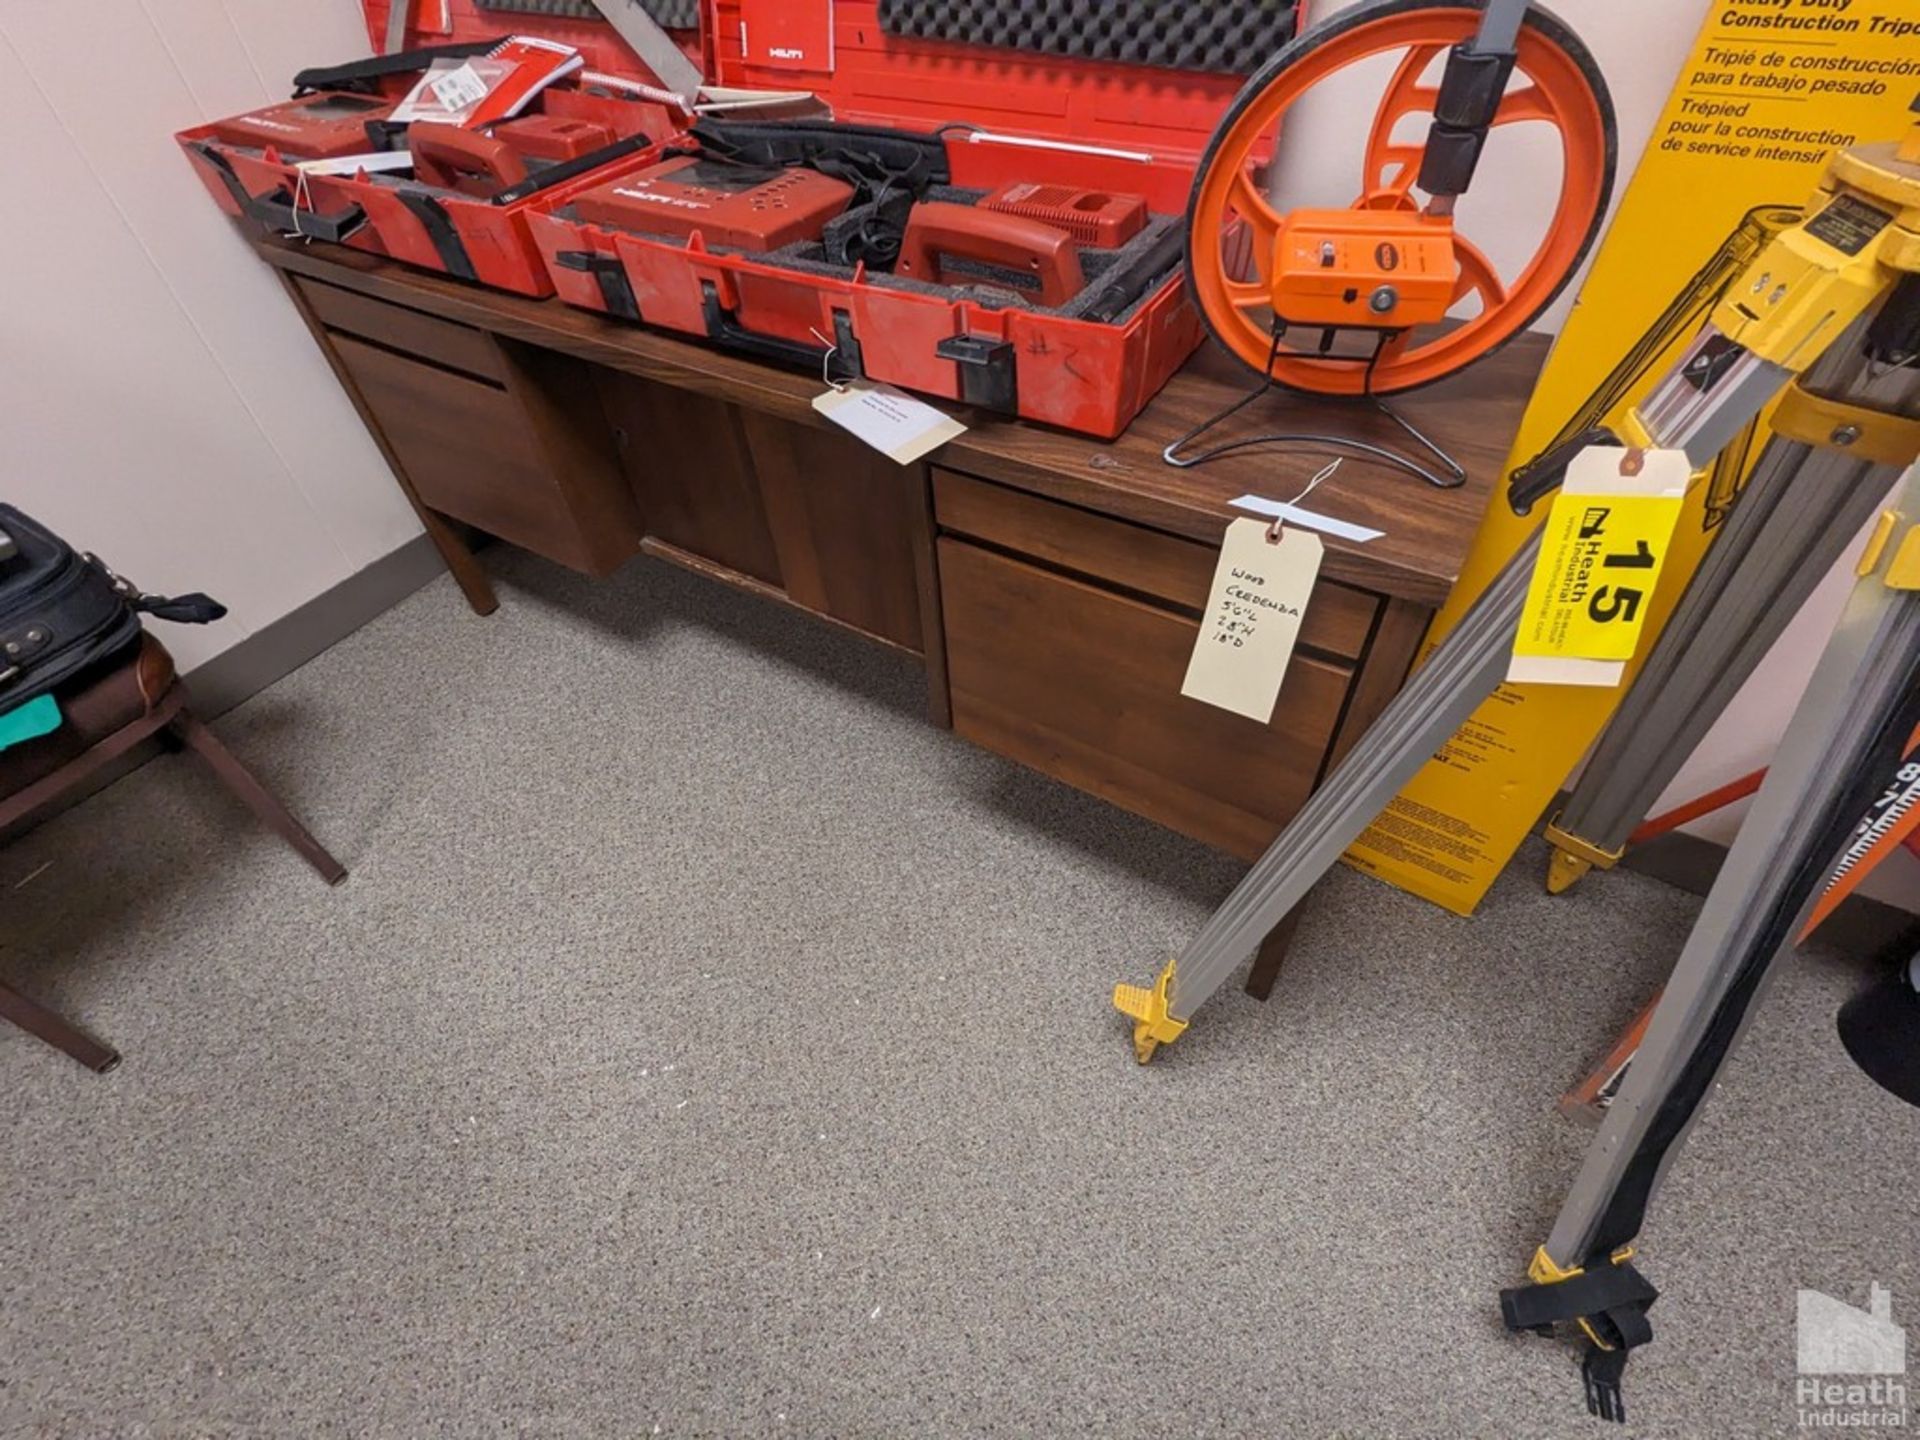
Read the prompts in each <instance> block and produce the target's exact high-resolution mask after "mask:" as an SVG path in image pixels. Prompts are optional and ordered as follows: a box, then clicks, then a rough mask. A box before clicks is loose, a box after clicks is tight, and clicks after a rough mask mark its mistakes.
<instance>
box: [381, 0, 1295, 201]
mask: <svg viewBox="0 0 1920 1440" xmlns="http://www.w3.org/2000/svg"><path fill="white" fill-rule="evenodd" d="M622 3H628V4H635V5H637V6H638V7H639V8H640V9H641V10H643V11H645V12H646V13H647V14H649V15H650V16H652V17H653V19H654V21H655V22H656V23H657V24H659V25H661V26H662V27H664V28H665V29H666V30H667V31H668V32H669V33H670V34H671V35H672V37H673V38H674V40H675V41H676V42H677V43H678V44H679V45H680V47H681V49H682V50H684V51H685V52H686V53H687V54H688V55H689V56H690V57H692V58H694V59H695V60H697V61H698V62H699V63H700V65H701V68H702V71H703V73H705V74H706V75H707V76H708V78H709V79H710V80H712V82H713V83H714V84H716V85H722V86H728V87H738V88H743V89H758V90H810V91H812V92H813V93H814V94H816V95H818V96H819V97H820V99H821V100H823V101H824V102H825V103H826V104H827V105H828V106H830V107H831V108H832V110H833V113H834V117H835V118H836V119H840V120H848V121H860V120H866V121H869V122H874V123H887V124H894V125H900V126H903V127H906V128H914V127H915V126H916V125H917V126H918V127H919V128H925V129H931V128H933V127H934V126H936V125H940V124H944V123H946V122H947V121H950V120H952V119H953V118H954V117H955V116H956V115H964V116H966V117H968V118H969V119H971V120H972V121H973V123H975V124H978V125H981V126H985V127H991V128H999V127H1005V128H1006V129H1008V130H1009V131H1012V132H1014V133H1018V134H1022V135H1028V136H1041V137H1050V138H1055V139H1065V140H1074V141H1078V142H1080V143H1083V144H1086V143H1098V144H1108V145H1113V146H1117V147H1120V148H1126V149H1142V150H1152V151H1154V152H1156V153H1158V154H1162V155H1165V156H1166V157H1168V158H1179V157H1184V158H1185V159H1186V160H1187V162H1188V164H1189V166H1191V165H1192V164H1193V163H1194V162H1197V161H1198V159H1199V157H1200V153H1201V151H1202V150H1203V149H1204V148H1205V147H1206V143H1207V139H1208V137H1209V135H1210V134H1211V133H1212V130H1213V127H1214V124H1215V122H1216V121H1218V120H1219V118H1220V114H1221V112H1222V111H1223V110H1225V109H1226V107H1227V104H1228V102H1230V101H1231V100H1232V99H1233V97H1234V95H1235V94H1236V93H1237V92H1238V90H1239V88H1240V84H1241V81H1242V80H1243V79H1244V77H1245V76H1246V75H1247V74H1248V73H1249V72H1250V71H1251V70H1253V69H1256V68H1258V66H1259V65H1261V64H1263V63H1264V62H1265V61H1266V60H1267V58H1268V57H1269V56H1271V55H1272V54H1273V53H1274V52H1275V51H1277V50H1278V49H1279V48H1280V47H1281V46H1282V45H1284V44H1285V43H1286V42H1287V41H1288V40H1290V39H1292V38H1293V36H1294V35H1295V34H1296V33H1297V32H1298V30H1299V28H1300V26H1301V25H1302V23H1304V12H1305V9H1306V7H1305V5H1304V4H1302V3H1300V0H622ZM364 10H365V13H366V20H367V35H368V38H369V39H370V40H371V41H372V43H373V45H374V47H375V48H376V49H379V48H380V47H381V46H382V45H383V44H384V42H385V38H386V34H387V22H388V12H389V5H388V0H364ZM443 17H444V18H443ZM408 20H409V24H408V29H407V40H406V43H407V45H408V46H410V47H412V46H423V45H434V44H447V43H457V42H460V41H466V40H476V39H481V38H485V37H487V36H493V35H502V34H508V33H514V32H518V33H522V34H528V35H540V36H544V37H545V38H547V39H550V40H558V41H561V42H563V43H565V44H568V45H571V46H573V47H574V48H575V49H577V50H579V51H580V53H581V55H582V56H583V57H584V58H585V60H586V68H587V69H588V70H598V71H602V72H605V73H609V74H615V75H623V76H638V77H642V78H645V77H647V76H648V74H649V71H648V67H647V66H646V65H645V63H644V62H642V61H641V60H640V58H639V57H638V56H637V55H635V54H634V52H633V51H632V49H630V48H629V47H628V46H627V44H626V43H625V42H624V41H623V40H622V39H621V38H620V36H619V35H618V34H617V33H616V32H615V30H614V29H613V27H612V26H611V25H610V24H609V23H608V22H607V21H606V20H605V19H604V18H602V17H601V16H600V12H599V11H598V10H596V9H595V8H594V7H593V6H592V5H590V4H589V3H588V0H410V10H409V15H408ZM1181 199H1182V201H1184V199H1185V197H1184V196H1182V197H1181Z"/></svg>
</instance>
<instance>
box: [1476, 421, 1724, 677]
mask: <svg viewBox="0 0 1920 1440" xmlns="http://www.w3.org/2000/svg"><path fill="white" fill-rule="evenodd" d="M1629 453H1630V452H1628V451H1626V450H1621V449H1616V448H1613V447H1609V446H1593V447H1591V448H1589V449H1586V450H1582V451H1581V452H1580V453H1579V454H1578V455H1576V456H1574V458H1573V463H1572V464H1571V465H1569V466H1568V467H1567V479H1566V483H1565V484H1564V485H1562V486H1561V487H1560V494H1559V495H1558V497H1556V498H1555V500H1554V502H1553V511H1552V513H1551V514H1549V515H1548V516H1547V523H1546V525H1545V526H1544V527H1543V530H1542V533H1541V540H1540V558H1539V561H1538V562H1537V563H1536V564H1535V566H1534V570H1533V584H1532V586H1531V587H1530V588H1529V590H1528V592H1527V609H1526V614H1525V618H1523V619H1522V620H1521V622H1520V631H1519V634H1518V635H1517V636H1516V637H1515V639H1514V645H1513V663H1512V665H1511V666H1510V667H1509V668H1508V671H1507V679H1508V680H1509V681H1513V682H1516V683H1525V682H1533V683H1536V684H1542V685H1594V686H1607V687H1612V686H1617V685H1619V684H1620V683H1621V681H1622V680H1624V679H1625V678H1626V672H1627V662H1628V661H1630V660H1631V659H1633V657H1634V654H1635V652H1636V651H1637V650H1638V649H1639V646H1640V635H1641V632H1642V631H1643V630H1644V629H1645V628H1646V623H1647V613H1648V610H1649V608H1650V607H1651V606H1652V604H1653V597H1654V592H1655V590H1656V589H1657V588H1658V587H1659V584H1660V572H1661V570H1662V569H1663V568H1665V566H1666V563H1667V552H1668V548H1669V546H1670V545H1671V544H1672V541H1673V531H1674V527H1675V526H1676V525H1677V524H1678V523H1679V521H1680V507H1681V504H1682V502H1683V501H1684V500H1685V499H1686V494H1687V486H1688V484H1689V483H1690V482H1691V480H1692V478H1693V467H1692V465H1691V464H1690V463H1689V462H1688V460H1687V456H1686V452H1685V451H1681V450H1646V451H1642V452H1640V453H1641V457H1642V458H1641V463H1640V467H1639V469H1638V471H1637V472H1635V473H1632V474H1629V473H1626V471H1624V470H1623V469H1622V466H1623V464H1624V463H1625V461H1626V457H1627V456H1628V454H1629Z"/></svg>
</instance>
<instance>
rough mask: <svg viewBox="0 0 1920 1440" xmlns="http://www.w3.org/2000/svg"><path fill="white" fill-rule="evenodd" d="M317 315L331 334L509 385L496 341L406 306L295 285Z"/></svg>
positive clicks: (313, 283) (316, 285) (308, 283)
mask: <svg viewBox="0 0 1920 1440" xmlns="http://www.w3.org/2000/svg"><path fill="white" fill-rule="evenodd" d="M294 283H295V284H296V285H298V286H299V287H300V294H301V296H302V297H303V298H304V299H305V300H306V302H307V304H308V305H310V306H312V307H313V313H314V314H315V315H317V316H319V317H320V319H321V321H322V322H323V323H324V324H325V325H326V327H327V328H328V329H329V330H337V331H345V332H346V333H347V334H349V335H354V336H358V337H360V338H362V339H366V340H372V341H374V342H375V343H376V344H380V345H384V346H386V347H387V348H388V349H390V350H400V351H404V352H405V353H407V354H409V355H417V356H419V357H420V358H421V359H422V360H431V361H432V362H433V363H434V364H436V365H445V366H446V367H448V368H449V369H452V370H463V371H465V372H466V373H467V374H469V375H478V376H480V377H481V378H482V379H485V380H490V381H492V382H493V383H494V384H496V385H504V384H506V381H507V370H506V364H505V362H504V360H503V359H502V358H501V355H500V349H499V347H498V346H497V345H495V344H494V343H493V337H492V336H490V335H486V334H484V333H482V332H481V331H478V330H474V329H470V328H469V327H467V326H465V325H455V324H454V323H453V322H452V321H450V320H441V319H439V318H438V317H436V316H433V315H423V314H421V313H420V312H419V311H418V310H409V309H407V308H406V306H404V305H390V304H388V303H387V302H386V301H384V300H373V299H369V298H368V297H367V296H365V295H356V294H355V293H354V292H353V291H351V290H342V289H341V288H340V287H339V286H337V285H324V284H321V283H320V282H319V281H317V280H306V279H299V280H296V281H294Z"/></svg>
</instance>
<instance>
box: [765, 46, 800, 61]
mask: <svg viewBox="0 0 1920 1440" xmlns="http://www.w3.org/2000/svg"><path fill="white" fill-rule="evenodd" d="M767 54H769V55H771V56H772V57H773V58H774V59H776V60H804V59H806V58H807V52H806V51H804V50H796V49H794V48H793V47H792V46H791V45H788V46H785V47H782V48H780V49H775V50H769V51H768V52H767Z"/></svg>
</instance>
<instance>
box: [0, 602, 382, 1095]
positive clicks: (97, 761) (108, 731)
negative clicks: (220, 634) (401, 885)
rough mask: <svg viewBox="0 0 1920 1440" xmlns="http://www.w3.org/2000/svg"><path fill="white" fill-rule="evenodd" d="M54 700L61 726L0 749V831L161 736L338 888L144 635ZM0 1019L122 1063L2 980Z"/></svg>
mask: <svg viewBox="0 0 1920 1440" xmlns="http://www.w3.org/2000/svg"><path fill="white" fill-rule="evenodd" d="M55 693H56V695H57V697H58V699H59V701H60V709H61V712H62V714H63V716H64V719H63V721H62V723H61V725H60V728H59V729H57V730H55V731H53V732H52V733H51V734H48V735H42V736H40V737H39V738H38V739H35V740H28V741H25V742H23V743H22V744H19V745H15V746H13V747H12V748H10V749H8V750H5V751H0V830H6V829H11V828H12V827H13V826H15V825H17V824H20V823H22V822H24V821H27V820H29V819H31V818H32V817H33V816H35V815H36V814H38V813H39V812H41V811H43V810H45V809H46V808H47V807H49V806H51V805H52V804H54V803H55V802H56V801H58V800H59V799H61V798H62V797H63V796H65V795H68V794H70V793H71V792H72V791H73V790H75V789H76V788H78V787H79V786H81V785H83V784H85V783H86V782H87V780H88V779H89V778H91V777H92V776H94V775H96V774H98V773H99V771H100V770H102V769H103V768H104V767H106V766H107V765H110V764H112V763H113V762H114V761H115V760H117V759H119V758H120V757H121V756H123V755H125V754H126V753H127V752H128V751H130V750H132V749H133V748H134V747H135V746H136V745H138V744H140V743H141V742H142V741H143V740H146V739H148V738H149V737H150V736H153V735H156V734H158V735H159V736H160V737H161V738H162V739H163V740H164V741H166V742H167V743H169V744H172V745H184V746H186V748H187V749H189V750H191V751H193V752H194V753H195V754H196V755H198V756H199V757H200V758H201V759H202V760H204V761H206V762H207V765H208V767H209V768H210V769H211V770H212V771H213V773H214V776H215V778H217V779H218V780H219V781H220V783H221V784H223V785H225V786H226V787H227V789H229V790H231V791H232V792H233V793H234V794H235V795H236V796H238V797H239V798H240V800H241V801H242V802H243V803H244V804H245V805H246V807H247V808H248V809H249V810H251V811H253V813H254V814H255V815H257V816H259V817H260V818H261V819H262V820H264V821H265V822H266V823H267V824H268V825H270V826H271V827H272V828H273V829H274V830H275V831H276V832H277V833H278V834H279V835H280V836H281V837H282V838H283V839H285V840H286V842H287V843H288V844H289V845H291V846H293V848H294V849H295V850H297V851H299V852H300V854H301V856H302V858H304V859H305V860H306V862H307V863H308V864H309V865H311V866H313V868H314V869H315V870H317V871H318V872H319V873H320V878H321V879H323V880H325V881H326V882H327V883H328V884H329V885H338V884H339V883H340V882H341V881H342V880H344V879H346V878H347V872H346V870H345V868H344V867H343V866H342V865H341V864H340V862H339V861H338V860H336V859H334V858H333V856H332V855H330V854H328V853H327V851H326V849H325V847H323V846H322V845H321V844H320V842H319V841H317V840H315V839H314V838H313V836H312V835H310V834H308V833H307V829H306V827H305V826H303V825H302V824H301V823H300V822H299V821H298V820H296V819H294V818H293V816H292V814H291V813H289V811H288V810H287V808H286V806H284V805H282V804H281V803H280V802H279V801H278V800H277V799H275V798H274V796H273V794H272V793H271V792H270V791H268V790H267V788H266V787H265V786H264V785H262V784H261V783H260V782H259V780H257V779H256V778H254V775H253V773H252V772H251V771H250V770H248V769H247V768H246V766H244V765H242V764H241V763H240V762H239V761H238V760H237V759H235V758H234V755H233V752H232V751H230V750H228V749H227V747H226V746H224V745H222V744H221V743H220V742H219V740H217V739H215V738H214V734H213V732H212V731H211V730H209V729H207V727H206V726H205V725H204V724H203V723H201V720H200V717H199V716H197V715H195V714H194V713H193V711H192V710H191V709H190V708H189V707H188V700H187V687H186V686H185V685H184V684H183V683H182V682H181V680H180V677H179V673H178V672H177V671H176V670H175V669H174V664H173V657H172V656H171V655H169V654H168V653H167V651H166V647H165V646H163V645H161V643H160V642H159V641H158V640H155V639H154V638H153V637H152V636H151V635H147V636H143V637H142V638H141V641H140V644H139V646H138V647H136V648H133V649H131V650H130V651H129V652H127V654H126V656H125V658H124V659H121V660H119V661H118V662H114V661H108V662H104V663H103V664H102V665H99V666H95V667H93V668H92V669H90V670H89V671H87V672H85V673H83V674H81V675H77V676H75V677H74V678H73V680H72V681H71V682H70V683H69V684H67V685H64V686H62V687H61V688H60V689H59V690H58V691H56V692H55ZM0 1018H4V1019H7V1020H11V1021H12V1022H13V1023H14V1024H15V1025H18V1026H19V1027H20V1028H21V1029H22V1030H25V1031H27V1032H28V1033H29V1034H32V1035H37V1036H39V1037H40V1039H42V1040H44V1041H46V1042H47V1044H49V1045H51V1046H53V1047H54V1048H55V1049H57V1050H64V1051H65V1052H66V1053H67V1054H69V1055H71V1056H72V1057H73V1058H74V1059H76V1060H78V1061H79V1062H80V1063H81V1064H82V1065H85V1066H86V1067H87V1068H88V1069H90V1070H97V1071H100V1072H102V1073H105V1072H106V1071H108V1070H111V1069H112V1068H113V1067H114V1066H116V1065H118V1064H119V1063H120V1052H119V1051H117V1050H114V1049H112V1048H111V1047H109V1046H106V1045H102V1044H101V1043H100V1042H99V1041H98V1040H95V1039H94V1038H93V1037H92V1036H90V1035H87V1034H85V1033H83V1032H82V1031H81V1030H79V1029H77V1028H76V1027H75V1026H73V1025H72V1024H70V1023H69V1022H68V1021H67V1020H66V1019H64V1018H63V1017H62V1016H59V1015H56V1014H55V1013H54V1012H53V1011H51V1010H49V1009H47V1008H46V1007H45V1006H43V1005H40V1004H38V1003H36V1002H35V1001H32V1000H29V999H28V998H27V997H26V996H24V995H22V994H20V993H19V991H17V990H13V989H11V988H9V987H8V986H7V985H5V984H3V983H0Z"/></svg>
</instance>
